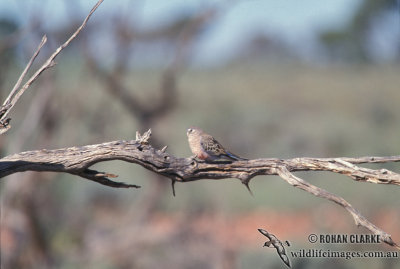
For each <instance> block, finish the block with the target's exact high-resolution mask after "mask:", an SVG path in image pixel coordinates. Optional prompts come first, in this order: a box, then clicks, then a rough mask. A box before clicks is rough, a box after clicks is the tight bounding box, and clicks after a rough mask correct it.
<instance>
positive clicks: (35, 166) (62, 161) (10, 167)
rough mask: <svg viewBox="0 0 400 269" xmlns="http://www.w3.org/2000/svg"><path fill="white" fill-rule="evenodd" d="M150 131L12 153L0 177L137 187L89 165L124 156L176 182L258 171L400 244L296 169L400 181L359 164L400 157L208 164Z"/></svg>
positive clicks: (245, 176) (0, 165) (247, 176)
mask: <svg viewBox="0 0 400 269" xmlns="http://www.w3.org/2000/svg"><path fill="white" fill-rule="evenodd" d="M150 136H151V130H149V131H147V132H146V133H144V134H143V135H140V134H139V133H137V134H136V140H130V141H113V142H108V143H102V144H97V145H89V146H83V147H71V148H62V149H56V150H46V149H43V150H36V151H27V152H22V153H18V154H13V155H10V156H7V157H4V158H2V159H0V177H5V176H7V175H10V174H13V173H17V172H24V171H52V172H65V173H70V174H73V175H77V176H80V177H83V178H86V179H89V180H92V181H95V182H98V183H100V184H103V185H107V186H110V187H114V188H121V187H122V188H129V187H135V188H139V186H137V185H132V184H125V183H122V182H115V181H112V180H111V179H109V178H110V177H111V178H112V177H116V175H114V174H110V173H106V172H98V171H95V170H92V169H90V167H91V166H92V165H93V164H95V163H98V162H103V161H111V160H122V161H126V162H130V163H136V164H139V165H141V166H143V167H144V168H146V169H148V170H150V171H152V172H155V173H157V174H160V175H163V176H165V177H168V178H170V179H171V180H172V183H175V182H189V181H195V180H202V179H223V178H238V179H240V180H241V182H242V183H243V184H245V185H246V186H248V184H249V181H250V180H251V179H252V178H253V177H255V176H258V175H278V176H280V177H281V178H282V179H284V180H285V181H287V182H288V183H289V184H291V185H293V186H295V187H297V188H300V189H302V190H305V191H307V192H309V193H311V194H313V195H316V196H318V197H321V198H324V199H328V200H331V201H333V202H335V203H337V204H339V205H340V206H342V207H344V208H345V209H346V210H347V211H348V212H349V213H350V214H351V215H352V217H353V218H354V220H355V222H356V224H357V225H359V226H363V227H365V228H367V229H368V230H370V231H371V232H372V233H373V234H376V235H379V236H380V238H381V240H382V241H383V242H385V243H387V244H389V245H391V246H395V247H398V245H397V244H396V243H395V242H394V241H393V240H392V238H391V236H390V235H389V234H388V233H386V232H384V231H383V230H381V229H380V228H378V227H376V226H375V225H374V224H372V223H371V222H369V221H368V220H367V219H366V218H365V217H364V216H362V215H361V214H360V213H359V212H358V211H357V210H356V209H355V208H354V207H353V206H352V205H351V204H349V203H348V202H347V201H346V200H344V199H343V198H341V197H339V196H336V195H334V194H332V193H329V192H327V191H326V190H324V189H322V188H319V187H316V186H314V185H312V184H310V183H308V182H307V181H305V180H303V179H301V178H299V177H297V176H295V175H293V172H296V171H329V172H333V173H339V174H343V175H346V176H348V177H350V178H352V179H354V180H357V181H362V182H371V183H377V184H393V185H400V174H398V173H395V172H393V171H389V170H387V169H377V170H375V169H369V168H364V167H360V166H357V165H356V164H361V163H386V162H398V161H400V156H389V157H361V158H294V159H254V160H246V161H236V162H232V163H227V162H225V163H206V162H200V161H198V160H196V159H193V158H178V157H175V156H173V155H171V154H168V153H166V152H165V150H166V147H164V148H162V149H161V150H158V149H155V148H153V147H152V146H151V145H150V144H149V139H150Z"/></svg>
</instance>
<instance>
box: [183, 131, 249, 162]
mask: <svg viewBox="0 0 400 269" xmlns="http://www.w3.org/2000/svg"><path fill="white" fill-rule="evenodd" d="M186 134H187V136H188V141H189V146H190V149H191V151H192V153H193V154H194V157H197V158H198V159H200V160H204V161H206V162H214V161H219V160H225V161H244V160H247V159H245V158H242V157H239V156H237V155H235V154H233V153H232V152H229V151H227V150H226V149H225V148H224V147H223V146H222V145H221V144H220V143H219V142H218V141H217V140H216V139H215V138H214V137H212V136H211V135H209V134H207V133H205V132H204V131H203V130H201V129H200V128H197V127H191V128H189V129H188V130H187V132H186Z"/></svg>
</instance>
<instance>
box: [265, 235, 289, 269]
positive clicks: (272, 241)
mask: <svg viewBox="0 0 400 269" xmlns="http://www.w3.org/2000/svg"><path fill="white" fill-rule="evenodd" d="M258 231H259V232H260V233H262V234H263V235H264V236H266V237H267V238H268V239H269V241H267V242H265V243H264V246H263V247H274V248H275V249H276V252H278V255H279V257H280V258H281V260H282V261H283V262H284V263H285V264H286V265H287V266H288V267H289V268H290V267H291V263H290V259H289V256H288V255H287V253H286V249H285V246H284V243H282V241H281V240H279V239H278V238H277V237H276V236H275V235H273V234H271V233H269V232H268V231H266V230H264V229H258ZM285 244H286V245H287V246H288V247H290V243H289V241H287V240H286V241H285Z"/></svg>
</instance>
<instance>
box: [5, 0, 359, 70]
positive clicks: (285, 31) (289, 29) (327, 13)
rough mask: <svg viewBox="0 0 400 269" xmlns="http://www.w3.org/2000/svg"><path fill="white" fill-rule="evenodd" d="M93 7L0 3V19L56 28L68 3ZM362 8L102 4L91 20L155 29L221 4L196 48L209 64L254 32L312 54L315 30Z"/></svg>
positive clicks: (336, 24) (51, 1) (348, 3)
mask: <svg viewBox="0 0 400 269" xmlns="http://www.w3.org/2000/svg"><path fill="white" fill-rule="evenodd" d="M95 2H96V1H95V0H75V1H73V0H68V1H66V0H65V1H64V0H42V1H37V0H0V16H4V15H6V16H13V17H14V18H18V20H19V21H21V22H23V23H24V22H26V21H28V19H29V18H28V17H27V16H26V14H30V10H31V9H32V8H33V9H44V10H45V12H44V13H43V14H45V16H46V18H47V22H48V25H47V26H48V27H57V26H58V25H62V24H68V22H69V21H68V18H69V14H67V15H66V14H65V13H64V11H65V4H66V3H70V4H71V8H70V9H69V10H70V11H71V10H72V12H75V11H76V14H77V15H78V16H82V18H83V17H84V16H85V15H86V14H87V12H88V11H89V10H90V8H91V7H92V6H93V5H94V4H95ZM38 3H39V4H38ZM360 3H361V0H323V1H321V0H301V1H298V0H224V1H222V0H168V1H165V0H137V1H133V0H113V1H110V0H105V1H104V2H103V3H102V5H101V6H100V7H99V9H98V11H96V13H95V15H94V17H95V16H96V15H97V19H99V18H101V13H102V12H110V11H114V12H128V14H129V15H130V16H132V20H133V21H134V22H135V23H136V24H137V25H140V26H141V27H143V28H156V27H157V26H159V25H161V24H163V23H165V22H167V21H171V20H173V19H174V17H176V16H177V14H179V13H182V12H187V13H191V12H193V11H195V10H199V9H202V8H204V7H210V6H220V5H224V6H226V7H227V8H226V9H225V10H226V11H225V12H224V14H222V16H220V17H219V18H218V20H217V21H216V23H215V25H214V26H213V27H212V29H211V30H210V31H208V32H207V36H206V38H204V39H203V40H200V43H199V45H198V51H199V53H198V54H199V58H201V59H202V60H203V61H205V62H207V61H212V60H213V59H215V58H216V56H218V57H219V60H221V58H222V59H223V58H229V57H230V56H231V54H232V53H235V49H237V47H238V46H241V45H242V42H243V40H245V38H244V37H246V36H247V35H248V34H249V33H253V32H265V33H270V34H274V35H278V36H280V38H282V39H284V40H285V41H288V42H289V43H292V44H294V45H296V44H297V43H301V44H309V46H304V49H305V50H307V48H308V49H313V42H315V33H316V32H317V31H321V30H323V29H331V28H340V27H341V26H343V25H345V24H346V23H347V22H348V21H349V19H350V18H351V15H352V14H353V13H354V11H355V10H356V8H357V6H358V5H359V4H360ZM94 19H95V18H93V20H94ZM300 49H301V48H300ZM305 53H307V51H305Z"/></svg>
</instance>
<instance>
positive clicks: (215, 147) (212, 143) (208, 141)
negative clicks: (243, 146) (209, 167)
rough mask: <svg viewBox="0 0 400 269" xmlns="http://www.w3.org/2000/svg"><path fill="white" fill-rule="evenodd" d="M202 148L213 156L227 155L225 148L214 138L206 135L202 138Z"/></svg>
mask: <svg viewBox="0 0 400 269" xmlns="http://www.w3.org/2000/svg"><path fill="white" fill-rule="evenodd" d="M200 143H201V146H202V147H203V149H204V150H205V151H206V152H207V153H208V154H211V155H214V156H219V155H226V152H225V149H224V147H222V145H221V144H220V143H219V142H218V141H217V140H216V139H215V138H214V137H212V136H209V135H205V136H203V137H202V138H201V141H200Z"/></svg>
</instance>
